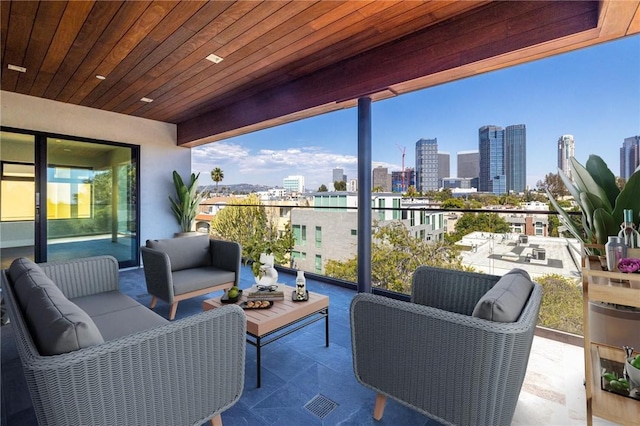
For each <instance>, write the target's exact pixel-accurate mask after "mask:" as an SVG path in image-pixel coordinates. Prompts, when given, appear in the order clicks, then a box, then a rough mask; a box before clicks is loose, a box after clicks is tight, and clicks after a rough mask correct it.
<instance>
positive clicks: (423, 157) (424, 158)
mask: <svg viewBox="0 0 640 426" xmlns="http://www.w3.org/2000/svg"><path fill="white" fill-rule="evenodd" d="M416 189H417V190H418V191H420V192H425V191H437V190H438V138H435V139H420V140H419V141H418V142H416Z"/></svg>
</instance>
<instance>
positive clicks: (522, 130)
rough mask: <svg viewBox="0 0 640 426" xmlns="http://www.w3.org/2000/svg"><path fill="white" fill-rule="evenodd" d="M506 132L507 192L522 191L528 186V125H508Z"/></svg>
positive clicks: (505, 164)
mask: <svg viewBox="0 0 640 426" xmlns="http://www.w3.org/2000/svg"><path fill="white" fill-rule="evenodd" d="M504 134H505V141H504V174H505V175H506V177H507V192H515V193H521V192H524V190H525V189H526V187H527V126H525V125H524V124H514V125H512V126H507V127H506V129H505V132H504Z"/></svg>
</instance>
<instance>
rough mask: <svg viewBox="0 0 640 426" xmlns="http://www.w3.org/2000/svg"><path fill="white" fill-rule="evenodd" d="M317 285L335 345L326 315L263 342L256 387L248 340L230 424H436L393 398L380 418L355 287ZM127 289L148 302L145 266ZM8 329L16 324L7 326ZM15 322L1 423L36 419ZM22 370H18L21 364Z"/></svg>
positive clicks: (127, 277) (188, 309)
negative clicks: (358, 366)
mask: <svg viewBox="0 0 640 426" xmlns="http://www.w3.org/2000/svg"><path fill="white" fill-rule="evenodd" d="M241 277H242V278H241V282H240V288H243V289H244V288H249V287H251V285H252V284H253V276H252V275H251V271H250V269H249V268H248V267H243V270H242V273H241ZM279 282H282V283H285V284H288V285H294V283H295V276H294V275H289V274H284V273H281V274H280V279H279ZM307 286H308V288H309V290H310V291H314V292H317V293H322V294H325V295H327V296H329V336H330V339H329V340H330V344H329V347H328V348H327V347H325V340H324V321H318V322H316V323H314V324H311V325H309V326H308V327H305V328H303V329H301V330H298V331H296V332H294V333H292V334H290V335H288V336H285V337H283V338H282V339H280V340H277V341H275V342H273V343H271V344H269V345H267V346H265V347H263V348H262V387H261V388H259V389H258V388H256V349H255V348H254V347H253V346H251V345H247V351H246V364H245V386H244V392H243V394H242V397H241V398H240V400H239V401H238V403H236V404H235V405H234V406H233V407H231V408H230V409H229V410H227V411H225V412H224V413H222V421H223V424H224V425H225V426H235V425H251V426H259V425H436V424H437V423H435V422H433V421H432V420H430V419H428V418H427V417H425V416H423V415H421V414H419V413H417V412H416V411H414V410H411V409H409V408H407V407H405V406H403V405H401V404H399V403H397V402H395V401H393V400H390V399H389V400H388V401H387V406H386V409H385V412H384V417H383V418H382V420H381V421H379V422H377V421H375V420H374V419H373V417H372V413H373V405H374V402H375V393H374V392H373V391H371V390H370V389H367V388H365V387H364V386H362V385H360V384H359V383H358V382H357V381H356V379H355V376H354V374H353V367H352V357H351V335H350V330H349V304H350V302H351V298H352V297H353V296H354V294H355V292H354V291H352V290H349V289H345V288H342V287H338V286H334V285H331V284H326V283H322V282H318V281H314V280H310V279H308V280H307ZM120 287H121V290H122V291H123V292H124V293H126V294H128V295H129V296H131V297H133V298H135V299H136V300H138V301H139V302H140V303H142V304H144V305H148V304H149V303H150V301H151V296H149V295H148V294H147V292H146V287H145V281H144V273H143V270H142V269H130V270H125V271H121V272H120ZM220 295H221V292H218V293H211V294H209V295H205V296H201V297H197V298H193V299H190V300H186V301H182V302H180V304H179V305H178V312H177V314H176V319H179V318H184V317H186V316H189V315H193V314H195V313H198V312H201V311H202V302H203V301H204V300H206V299H209V298H212V297H218V296H220ZM155 311H156V312H157V313H158V314H160V315H162V316H164V317H167V316H168V314H169V306H168V305H167V304H165V303H162V302H158V306H156V308H155ZM7 327H9V328H7ZM5 361H6V362H5ZM16 367H19V358H18V357H17V353H15V345H14V344H13V342H12V335H11V332H10V326H5V327H2V415H1V416H0V417H1V420H2V425H7V426H12V425H22V424H24V425H34V424H35V421H34V419H35V417H34V415H33V411H32V410H31V407H30V400H29V398H28V393H27V390H26V383H24V378H22V377H20V376H21V374H22V373H21V371H17V372H16V370H17V368H16ZM18 369H19V368H18ZM318 395H320V396H323V397H325V398H328V399H329V400H331V401H333V402H334V403H335V404H337V406H336V407H335V408H334V409H333V411H331V412H330V413H329V414H327V415H326V416H325V417H324V418H321V417H319V416H318V415H316V414H313V413H312V412H310V411H308V410H307V409H306V408H305V405H306V404H307V403H308V402H309V401H311V400H312V399H313V398H314V397H317V396H318Z"/></svg>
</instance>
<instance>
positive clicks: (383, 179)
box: [371, 166, 391, 192]
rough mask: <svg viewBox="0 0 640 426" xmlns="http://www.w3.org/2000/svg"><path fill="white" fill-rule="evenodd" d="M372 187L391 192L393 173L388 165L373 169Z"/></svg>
mask: <svg viewBox="0 0 640 426" xmlns="http://www.w3.org/2000/svg"><path fill="white" fill-rule="evenodd" d="M372 174H373V179H372V182H371V186H372V188H382V191H381V192H391V174H390V173H389V169H387V168H386V167H382V166H378V167H376V168H375V169H373V173H372Z"/></svg>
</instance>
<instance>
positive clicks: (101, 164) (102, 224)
mask: <svg viewBox="0 0 640 426" xmlns="http://www.w3.org/2000/svg"><path fill="white" fill-rule="evenodd" d="M136 157H137V154H136V152H135V151H134V147H128V146H119V145H108V144H100V143H93V142H79V141H72V140H64V139H57V138H48V139H47V163H48V164H47V198H46V201H47V205H46V210H47V260H48V261H53V260H66V259H73V258H76V257H86V256H95V255H111V256H114V257H115V258H116V259H118V262H119V263H120V267H127V266H135V265H137V259H138V243H137V220H136V217H137V214H136V212H137V205H136V203H137V197H136V193H137V190H136Z"/></svg>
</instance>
